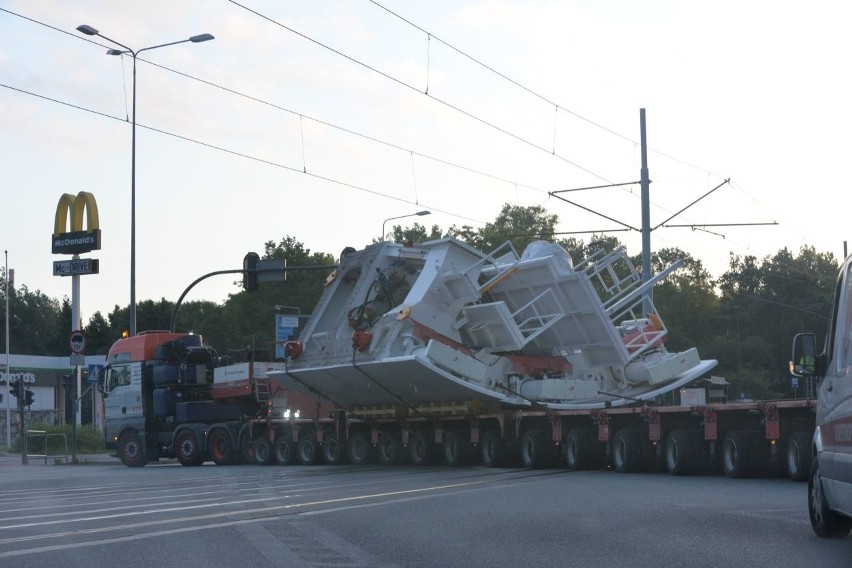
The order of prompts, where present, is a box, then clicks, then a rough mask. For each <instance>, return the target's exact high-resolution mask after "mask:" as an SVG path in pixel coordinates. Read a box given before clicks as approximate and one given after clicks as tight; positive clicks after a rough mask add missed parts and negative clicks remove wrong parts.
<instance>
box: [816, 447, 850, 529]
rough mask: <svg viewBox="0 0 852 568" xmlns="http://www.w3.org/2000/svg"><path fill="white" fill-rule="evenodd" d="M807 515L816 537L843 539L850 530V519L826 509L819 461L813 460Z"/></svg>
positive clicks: (826, 504)
mask: <svg viewBox="0 0 852 568" xmlns="http://www.w3.org/2000/svg"><path fill="white" fill-rule="evenodd" d="M808 513H809V515H810V517H811V526H812V527H813V529H814V532H815V533H816V535H817V536H818V537H821V538H844V537H845V536H846V535H848V534H849V531H850V530H852V519H850V518H849V517H844V516H842V515H838V514H837V513H835V512H834V511H832V510H831V509H829V508H828V503H826V501H825V494H824V493H823V490H822V476H821V475H820V473H819V459H817V458H814V461H813V464H811V471H810V476H809V477H808Z"/></svg>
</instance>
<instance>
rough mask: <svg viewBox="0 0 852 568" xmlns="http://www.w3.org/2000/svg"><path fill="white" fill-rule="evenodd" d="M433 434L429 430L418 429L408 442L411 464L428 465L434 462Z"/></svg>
mask: <svg viewBox="0 0 852 568" xmlns="http://www.w3.org/2000/svg"><path fill="white" fill-rule="evenodd" d="M436 448H437V446H435V434H434V433H433V432H431V431H430V430H418V431H417V432H415V433H414V434H412V435H411V440H409V442H408V455H409V457H410V458H411V463H412V464H413V465H428V464H431V463H434V462H435V454H436Z"/></svg>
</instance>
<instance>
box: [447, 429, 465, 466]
mask: <svg viewBox="0 0 852 568" xmlns="http://www.w3.org/2000/svg"><path fill="white" fill-rule="evenodd" d="M442 448H443V451H444V463H446V464H447V465H451V466H458V465H465V464H467V462H468V461H469V460H470V451H471V447H470V436H469V435H468V434H467V432H454V431H452V430H451V431H449V432H444V443H443V445H442Z"/></svg>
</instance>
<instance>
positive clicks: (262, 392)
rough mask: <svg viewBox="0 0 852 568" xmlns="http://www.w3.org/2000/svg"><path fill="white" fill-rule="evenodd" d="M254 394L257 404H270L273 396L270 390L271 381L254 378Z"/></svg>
mask: <svg viewBox="0 0 852 568" xmlns="http://www.w3.org/2000/svg"><path fill="white" fill-rule="evenodd" d="M253 380H254V394H255V400H257V402H268V401H269V400H270V399H271V398H272V395H271V393H270V390H269V379H267V378H265V377H264V378H262V379H261V378H254V379H253Z"/></svg>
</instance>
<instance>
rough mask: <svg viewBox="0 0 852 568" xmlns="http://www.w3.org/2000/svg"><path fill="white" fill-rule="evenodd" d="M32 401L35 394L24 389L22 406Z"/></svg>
mask: <svg viewBox="0 0 852 568" xmlns="http://www.w3.org/2000/svg"><path fill="white" fill-rule="evenodd" d="M33 402H35V395H34V394H33V391H31V390H30V389H27V390H25V391H24V406H32V405H33Z"/></svg>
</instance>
